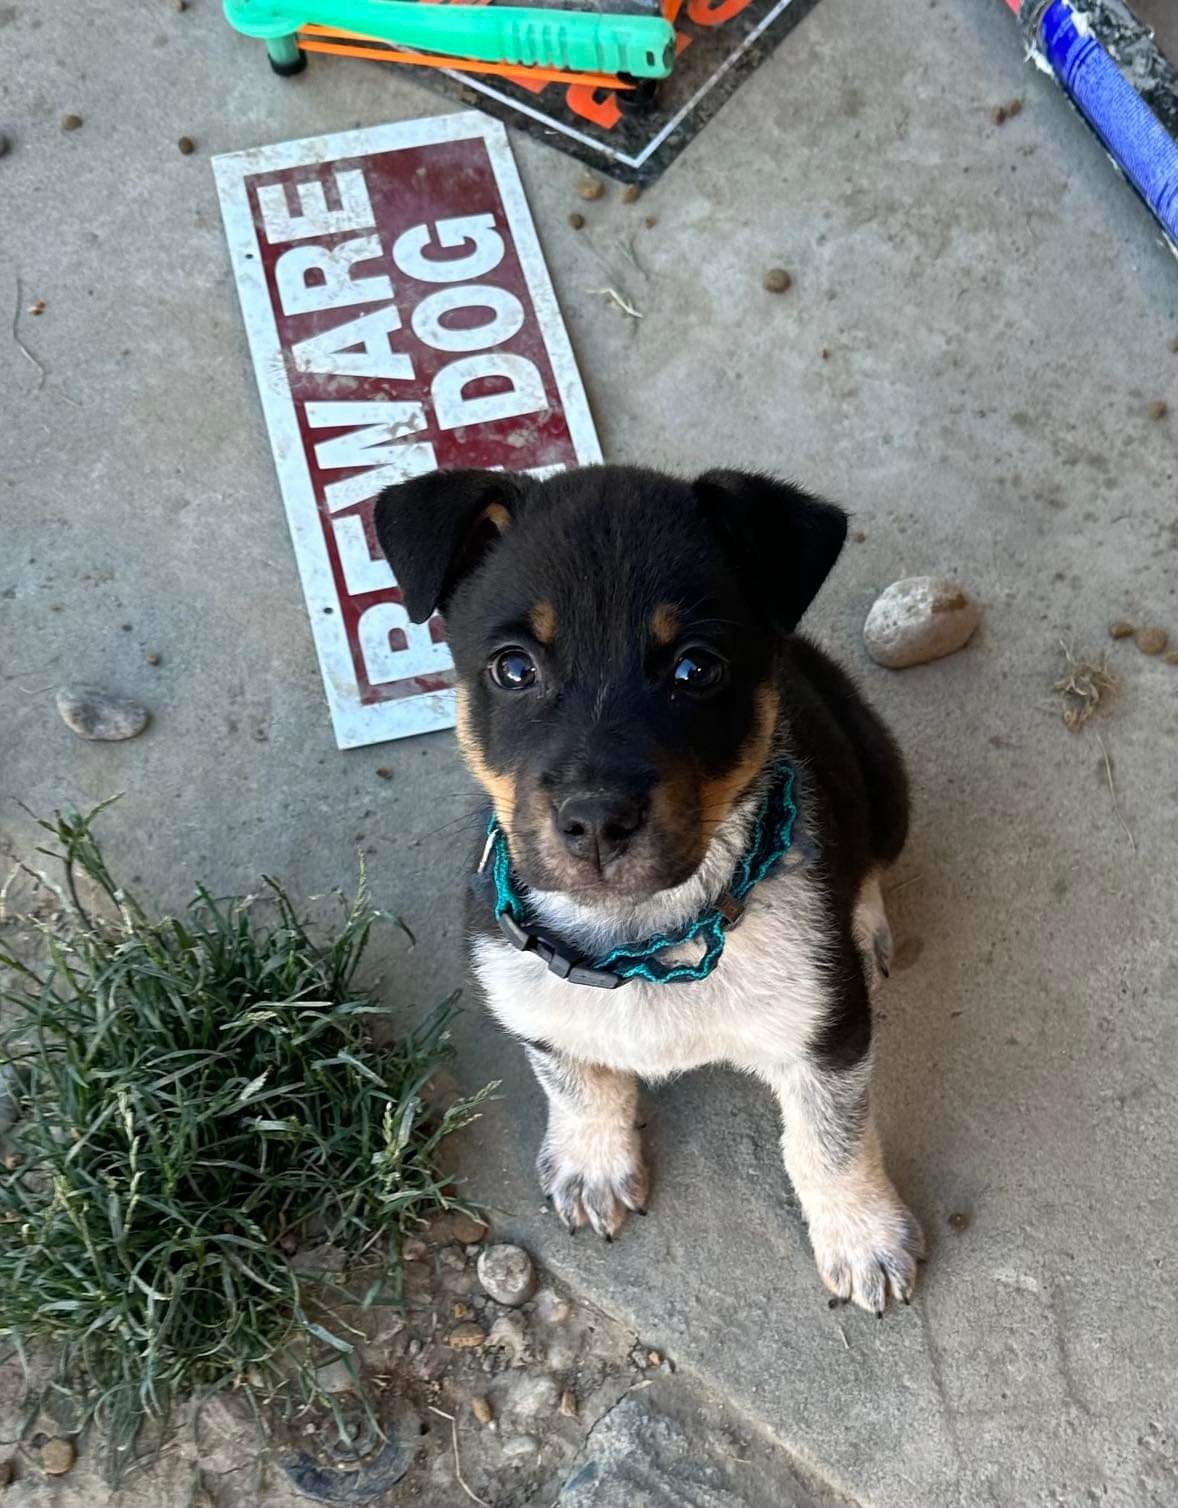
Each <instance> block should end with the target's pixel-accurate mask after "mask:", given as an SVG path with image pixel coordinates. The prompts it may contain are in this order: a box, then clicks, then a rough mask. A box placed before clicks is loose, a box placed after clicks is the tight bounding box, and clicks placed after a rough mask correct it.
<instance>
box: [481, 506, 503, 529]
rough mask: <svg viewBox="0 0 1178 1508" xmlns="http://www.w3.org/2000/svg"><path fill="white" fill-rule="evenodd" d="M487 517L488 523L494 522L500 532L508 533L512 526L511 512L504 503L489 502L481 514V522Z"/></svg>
mask: <svg viewBox="0 0 1178 1508" xmlns="http://www.w3.org/2000/svg"><path fill="white" fill-rule="evenodd" d="M483 519H486V521H487V523H489V524H493V525H494V526H495V528H496V529H498V531H499V533H500V534H506V533H507V531H508V529H510V528H511V514H510V513H508V511H507V509H506V508H505V507H504V506H503V504H502V503H488V504H487V506H486V507H485V508H484V509H483V511H482V512H481V513H480V514H479V522H480V523H481V522H482V521H483Z"/></svg>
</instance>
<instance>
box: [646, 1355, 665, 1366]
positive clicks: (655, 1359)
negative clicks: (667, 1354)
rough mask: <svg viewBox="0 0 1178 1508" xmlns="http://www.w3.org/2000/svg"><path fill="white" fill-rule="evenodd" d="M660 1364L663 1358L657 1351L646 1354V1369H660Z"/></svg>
mask: <svg viewBox="0 0 1178 1508" xmlns="http://www.w3.org/2000/svg"><path fill="white" fill-rule="evenodd" d="M662 1364H663V1358H662V1356H661V1355H660V1354H659V1353H658V1352H657V1351H648V1352H647V1353H646V1365H647V1366H648V1367H661V1366H662Z"/></svg>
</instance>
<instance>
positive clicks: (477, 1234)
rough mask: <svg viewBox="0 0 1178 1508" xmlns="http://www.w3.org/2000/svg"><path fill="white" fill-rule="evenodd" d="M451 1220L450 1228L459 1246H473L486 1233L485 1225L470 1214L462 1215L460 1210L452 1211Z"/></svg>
mask: <svg viewBox="0 0 1178 1508" xmlns="http://www.w3.org/2000/svg"><path fill="white" fill-rule="evenodd" d="M453 1220H454V1223H453V1225H452V1226H451V1230H452V1231H453V1233H454V1239H455V1241H457V1242H458V1244H459V1245H460V1246H473V1245H474V1244H475V1243H476V1242H478V1241H481V1240H482V1239H483V1237H484V1236H485V1235H486V1234H487V1227H486V1226H485V1225H484V1224H483V1222H482V1221H481V1220H475V1219H473V1218H472V1217H471V1216H470V1215H464V1214H463V1213H462V1212H461V1210H455V1211H454V1216H453Z"/></svg>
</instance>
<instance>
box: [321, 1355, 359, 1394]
mask: <svg viewBox="0 0 1178 1508" xmlns="http://www.w3.org/2000/svg"><path fill="white" fill-rule="evenodd" d="M315 1386H316V1387H317V1388H318V1389H319V1391H320V1392H321V1393H348V1392H350V1391H351V1390H352V1389H353V1388H354V1387H355V1386H356V1379H355V1378H354V1377H353V1376H352V1374H351V1372H350V1371H349V1370H348V1364H347V1362H345V1361H344V1360H343V1358H342V1357H341V1358H339V1359H337V1360H336V1361H329V1362H327V1363H325V1364H324V1365H323V1366H321V1367H316V1368H315Z"/></svg>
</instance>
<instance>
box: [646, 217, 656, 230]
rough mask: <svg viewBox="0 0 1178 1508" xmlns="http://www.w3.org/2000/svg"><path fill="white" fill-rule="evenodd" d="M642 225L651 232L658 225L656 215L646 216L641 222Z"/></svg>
mask: <svg viewBox="0 0 1178 1508" xmlns="http://www.w3.org/2000/svg"><path fill="white" fill-rule="evenodd" d="M642 223H643V225H645V226H646V228H647V230H653V229H654V228H655V226H656V225H657V224H658V223H659V217H658V216H657V215H647V217H646V219H645V220H643V222H642Z"/></svg>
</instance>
